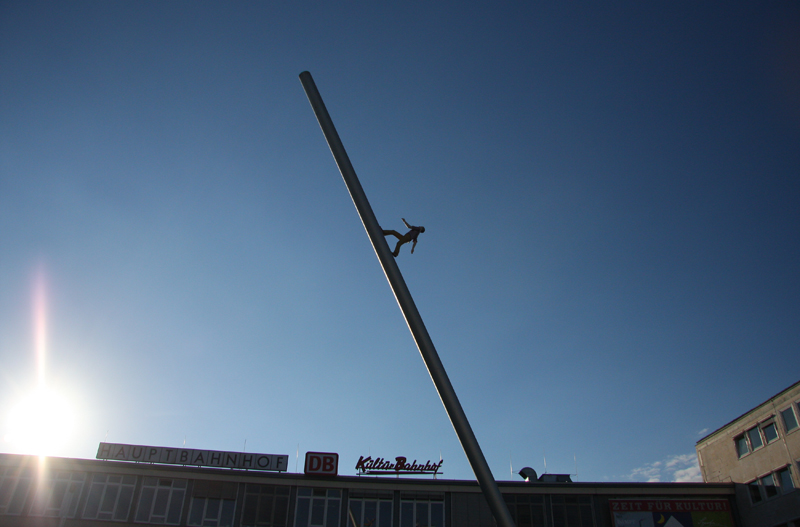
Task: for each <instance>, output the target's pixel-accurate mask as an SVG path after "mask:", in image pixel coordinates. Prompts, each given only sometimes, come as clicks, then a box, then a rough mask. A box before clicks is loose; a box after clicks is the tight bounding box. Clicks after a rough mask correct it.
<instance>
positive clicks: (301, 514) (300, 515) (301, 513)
mask: <svg viewBox="0 0 800 527" xmlns="http://www.w3.org/2000/svg"><path fill="white" fill-rule="evenodd" d="M299 493H300V491H299V490H298V494H299ZM309 501H310V500H309V499H308V498H298V499H297V512H296V515H297V518H296V519H295V523H294V524H295V525H296V526H297V527H307V526H308V506H309Z"/></svg>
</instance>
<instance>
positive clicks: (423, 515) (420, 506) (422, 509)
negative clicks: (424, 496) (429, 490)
mask: <svg viewBox="0 0 800 527" xmlns="http://www.w3.org/2000/svg"><path fill="white" fill-rule="evenodd" d="M415 516H416V517H415V518H414V519H415V520H416V521H415V522H414V525H420V526H421V525H426V526H427V525H428V523H429V522H428V504H427V503H426V502H424V501H418V502H417V514H416V515H415Z"/></svg>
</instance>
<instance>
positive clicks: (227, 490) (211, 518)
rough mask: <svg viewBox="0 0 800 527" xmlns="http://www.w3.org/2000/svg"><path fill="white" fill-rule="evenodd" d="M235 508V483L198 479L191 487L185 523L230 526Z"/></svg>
mask: <svg viewBox="0 0 800 527" xmlns="http://www.w3.org/2000/svg"><path fill="white" fill-rule="evenodd" d="M235 509H236V483H233V482H229V481H208V480H204V479H198V480H196V481H195V482H194V488H192V505H191V507H190V508H189V521H188V522H187V525H197V526H202V527H230V526H231V525H233V513H234V511H235Z"/></svg>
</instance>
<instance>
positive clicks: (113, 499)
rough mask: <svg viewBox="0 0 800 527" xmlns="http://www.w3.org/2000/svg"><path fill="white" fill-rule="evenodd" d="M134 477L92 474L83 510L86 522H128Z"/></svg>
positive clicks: (134, 482)
mask: <svg viewBox="0 0 800 527" xmlns="http://www.w3.org/2000/svg"><path fill="white" fill-rule="evenodd" d="M135 484H136V476H115V475H113V474H94V475H93V476H92V484H91V486H90V487H89V497H88V499H87V500H86V506H85V507H84V508H83V518H84V519H86V520H116V521H128V513H129V512H130V510H131V501H132V500H133V487H134V485H135Z"/></svg>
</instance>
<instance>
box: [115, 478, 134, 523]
mask: <svg viewBox="0 0 800 527" xmlns="http://www.w3.org/2000/svg"><path fill="white" fill-rule="evenodd" d="M132 500H133V487H132V486H130V485H125V486H124V487H122V488H121V489H120V491H119V500H117V512H116V514H114V519H115V520H127V519H128V512H130V509H131V501H132Z"/></svg>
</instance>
